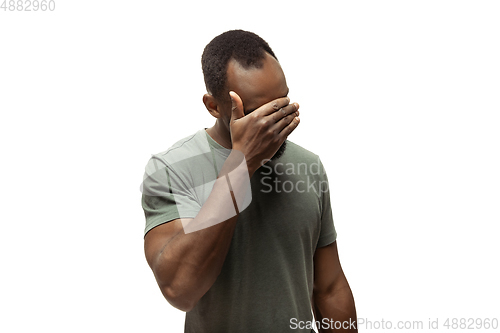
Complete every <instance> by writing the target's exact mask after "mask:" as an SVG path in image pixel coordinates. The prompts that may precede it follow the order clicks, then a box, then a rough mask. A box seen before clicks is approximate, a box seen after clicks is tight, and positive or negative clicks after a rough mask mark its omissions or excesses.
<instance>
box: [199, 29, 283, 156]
mask: <svg viewBox="0 0 500 333" xmlns="http://www.w3.org/2000/svg"><path fill="white" fill-rule="evenodd" d="M201 63H202V69H203V76H204V78H205V85H206V88H207V92H208V93H207V94H206V95H204V96H203V102H204V103H205V106H206V107H207V109H208V111H209V112H210V113H211V114H212V115H213V116H214V117H216V118H217V121H218V123H219V128H220V129H221V130H224V131H226V132H227V133H228V134H229V133H230V127H229V121H230V118H231V99H230V97H229V91H234V92H236V93H237V94H238V95H239V96H240V97H241V99H242V101H243V107H244V112H245V114H248V113H250V112H252V111H253V110H255V109H256V108H258V107H260V106H262V105H264V104H266V103H268V102H270V101H272V100H274V99H276V98H280V97H284V96H286V95H287V94H288V86H287V84H286V80H285V75H284V73H283V70H282V69H281V66H280V64H279V63H278V61H277V58H276V56H275V54H274V52H273V51H272V49H271V48H270V46H269V45H268V44H267V42H266V41H264V40H263V39H262V38H260V37H259V36H257V35H256V34H254V33H251V32H247V31H243V30H231V31H227V32H225V33H223V34H221V35H219V36H217V37H215V38H214V39H213V40H212V41H211V42H210V43H209V44H208V45H207V46H206V47H205V50H204V51H203V55H202V59H201ZM284 149H285V143H284V144H283V145H282V146H281V148H280V149H279V150H278V152H277V153H276V154H275V156H274V157H273V159H274V158H278V157H279V156H281V154H283V152H284Z"/></svg>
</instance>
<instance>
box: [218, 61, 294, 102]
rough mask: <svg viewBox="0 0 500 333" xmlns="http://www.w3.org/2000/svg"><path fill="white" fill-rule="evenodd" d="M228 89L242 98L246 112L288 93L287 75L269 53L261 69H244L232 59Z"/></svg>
mask: <svg viewBox="0 0 500 333" xmlns="http://www.w3.org/2000/svg"><path fill="white" fill-rule="evenodd" d="M227 88H228V89H229V90H233V91H234V92H236V93H237V94H238V95H239V96H240V97H241V99H242V101H243V106H244V108H245V110H250V109H256V108H258V107H260V106H261V105H264V104H266V103H268V102H270V101H272V100H274V99H276V98H280V97H284V96H286V95H287V93H288V86H287V84H286V79H285V74H284V73H283V70H282V69H281V66H280V64H279V62H278V61H277V60H276V59H274V58H273V57H272V56H271V55H270V54H268V53H266V57H265V59H264V60H263V61H262V66H260V68H255V67H250V68H244V67H243V66H241V65H240V64H239V63H238V62H237V61H236V60H234V59H231V60H230V61H229V63H228V68H227Z"/></svg>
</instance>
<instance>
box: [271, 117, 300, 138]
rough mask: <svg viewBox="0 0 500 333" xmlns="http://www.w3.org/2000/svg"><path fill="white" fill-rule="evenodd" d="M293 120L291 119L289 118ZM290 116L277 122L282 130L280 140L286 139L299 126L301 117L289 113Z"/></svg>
mask: <svg viewBox="0 0 500 333" xmlns="http://www.w3.org/2000/svg"><path fill="white" fill-rule="evenodd" d="M288 117H290V118H291V120H289V118H288ZM288 117H285V118H283V119H282V120H281V121H280V122H279V123H277V124H276V126H279V127H280V129H279V130H281V131H280V132H279V136H280V140H282V141H285V140H286V138H287V137H288V136H289V135H290V133H292V132H293V131H294V130H295V129H296V128H297V126H299V123H300V119H299V117H294V116H293V115H289V116H288Z"/></svg>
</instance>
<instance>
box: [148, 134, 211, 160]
mask: <svg viewBox="0 0 500 333" xmlns="http://www.w3.org/2000/svg"><path fill="white" fill-rule="evenodd" d="M209 151H210V147H209V145H208V141H207V138H206V134H205V130H203V129H202V130H199V131H198V132H196V133H194V134H191V135H189V136H187V137H185V138H182V139H181V140H179V141H177V142H176V143H174V144H173V145H172V146H171V147H170V148H168V149H167V150H165V151H162V152H160V153H157V154H154V155H153V156H154V157H156V158H159V159H163V160H165V161H166V162H168V163H170V164H172V163H176V162H179V161H182V160H185V159H187V158H190V157H193V156H196V155H199V154H204V153H206V152H209Z"/></svg>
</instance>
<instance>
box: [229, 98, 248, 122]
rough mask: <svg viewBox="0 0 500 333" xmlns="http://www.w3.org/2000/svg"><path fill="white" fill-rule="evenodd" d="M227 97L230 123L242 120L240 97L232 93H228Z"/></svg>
mask: <svg viewBox="0 0 500 333" xmlns="http://www.w3.org/2000/svg"><path fill="white" fill-rule="evenodd" d="M229 97H231V122H233V121H235V120H237V119H240V118H243V117H244V116H245V113H244V112H243V101H242V100H241V98H240V96H238V94H237V93H235V92H234V91H230V92H229Z"/></svg>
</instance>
